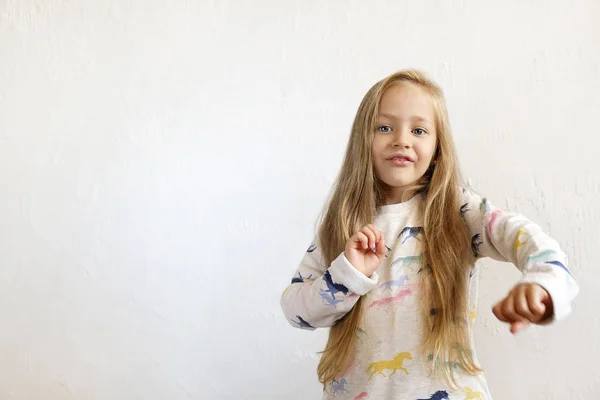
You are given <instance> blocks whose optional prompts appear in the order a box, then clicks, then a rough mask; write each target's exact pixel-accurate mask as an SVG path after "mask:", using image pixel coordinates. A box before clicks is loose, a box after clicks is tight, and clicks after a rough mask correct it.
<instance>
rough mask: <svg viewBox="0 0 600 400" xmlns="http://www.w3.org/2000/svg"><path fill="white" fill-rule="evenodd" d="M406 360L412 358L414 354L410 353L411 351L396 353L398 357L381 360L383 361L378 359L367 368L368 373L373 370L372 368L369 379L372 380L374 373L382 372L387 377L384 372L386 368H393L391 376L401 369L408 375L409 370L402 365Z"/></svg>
mask: <svg viewBox="0 0 600 400" xmlns="http://www.w3.org/2000/svg"><path fill="white" fill-rule="evenodd" d="M404 360H412V356H411V355H410V353H407V352H404V353H398V354H396V357H394V358H393V359H391V360H381V361H376V362H373V363H371V364H370V365H369V368H367V373H369V371H371V370H372V371H373V372H372V373H371V376H369V380H371V378H372V377H373V375H375V374H376V373H378V374H381V375H383V376H384V377H385V374H384V373H383V371H384V370H386V369H391V370H392V373H391V374H390V377H391V376H392V375H394V374H395V373H396V371H397V370H399V369H401V370H402V371H404V372H406V375H408V370H407V369H406V368H404V367H403V366H402V363H403V362H404Z"/></svg>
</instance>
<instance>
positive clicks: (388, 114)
mask: <svg viewBox="0 0 600 400" xmlns="http://www.w3.org/2000/svg"><path fill="white" fill-rule="evenodd" d="M379 117H384V118H391V119H400V120H406V119H411V120H419V121H421V122H423V121H429V122H432V121H434V120H435V109H434V105H433V99H432V98H431V95H429V93H427V92H426V91H425V90H423V89H422V88H420V87H418V86H416V85H396V86H392V87H391V88H389V89H388V90H386V91H385V92H384V93H383V96H382V97H381V101H380V103H379Z"/></svg>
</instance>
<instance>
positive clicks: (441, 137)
mask: <svg viewBox="0 0 600 400" xmlns="http://www.w3.org/2000/svg"><path fill="white" fill-rule="evenodd" d="M394 85H416V86H418V87H420V88H422V89H423V90H424V91H425V92H426V93H427V94H429V96H430V97H431V100H432V103H433V106H434V110H435V114H436V132H437V144H436V147H437V148H436V153H435V156H434V161H433V162H432V165H431V166H430V168H429V169H428V171H427V172H426V173H425V175H424V176H423V177H422V178H421V179H420V180H419V181H418V182H417V183H416V184H415V185H414V187H413V188H412V190H410V191H406V192H409V193H411V194H416V193H419V194H421V195H422V199H423V200H422V201H421V203H420V212H421V214H422V216H423V230H424V251H423V255H422V257H421V263H422V267H423V268H424V269H425V270H426V271H428V273H426V274H423V275H424V276H426V278H425V279H424V284H423V288H424V292H423V293H424V296H423V301H422V306H423V307H422V311H421V312H422V314H423V320H424V321H425V324H424V332H423V341H422V352H423V355H427V359H429V360H430V361H431V362H432V363H431V367H432V371H434V372H436V373H438V374H441V376H442V377H443V378H444V379H445V381H446V382H447V383H448V384H449V385H451V386H454V387H456V386H458V385H457V381H456V378H455V373H454V369H453V366H454V365H456V363H457V362H458V363H459V365H460V366H461V367H462V369H463V370H464V371H465V372H466V373H468V374H471V375H475V374H477V373H478V372H480V371H481V369H480V368H479V366H478V365H477V364H476V363H475V360H474V358H473V356H472V353H471V352H470V351H469V348H470V340H469V332H468V331H469V326H468V323H467V322H466V321H467V318H466V316H467V285H468V275H469V274H468V270H469V268H470V267H471V266H472V264H473V261H474V260H473V256H472V253H471V252H470V251H469V249H470V238H469V233H468V229H467V226H466V224H465V223H464V221H463V220H462V218H461V216H460V213H459V208H460V197H459V196H460V193H459V190H460V186H461V179H460V173H459V166H458V161H457V157H456V150H455V147H454V143H453V140H452V136H451V132H450V124H449V121H448V113H447V109H446V102H445V99H444V95H443V92H442V90H441V89H440V88H439V87H438V86H437V85H436V84H435V83H434V82H432V81H431V80H430V79H429V78H427V76H426V75H424V74H423V73H422V72H420V71H416V70H404V71H399V72H397V73H395V74H393V75H391V76H389V77H387V78H385V79H383V80H381V81H379V82H377V83H376V84H375V85H373V87H371V89H370V90H369V91H368V92H367V94H366V95H365V96H364V98H363V100H362V102H361V104H360V107H359V109H358V111H357V113H356V117H355V119H354V123H353V126H352V131H351V134H350V139H349V142H348V146H347V149H346V154H345V157H344V161H343V165H342V168H341V171H340V173H339V176H338V178H337V182H336V184H335V186H334V190H333V192H332V195H331V198H330V200H329V202H328V203H327V206H326V208H325V210H324V217H323V220H322V222H321V225H320V228H319V233H318V237H319V238H320V246H321V250H322V253H323V258H324V261H325V262H326V264H327V265H329V264H330V263H331V262H332V261H333V260H334V259H335V258H336V257H337V256H338V255H339V254H340V253H341V252H342V251H343V250H344V247H345V243H346V241H347V240H348V239H349V238H350V237H351V236H352V235H353V234H354V233H355V232H356V231H358V230H359V229H361V228H362V227H363V226H365V225H367V224H369V223H372V222H373V221H374V219H375V216H376V212H377V208H378V207H379V206H381V205H383V204H384V201H385V192H384V189H383V187H382V184H381V182H380V181H379V180H378V178H377V177H376V176H375V171H374V168H373V159H372V149H371V146H372V142H373V137H374V133H375V126H376V119H377V115H378V112H379V103H380V101H381V97H382V96H383V94H384V93H385V91H386V90H387V89H389V88H390V87H392V86H394ZM434 309H435V310H436V312H435V316H430V311H431V310H434ZM362 312H363V307H362V297H361V298H360V299H359V300H358V302H357V303H356V305H355V306H354V307H353V308H352V310H351V311H350V312H348V313H347V314H346V315H345V316H344V318H343V319H341V320H340V321H339V322H338V323H337V324H335V325H334V326H333V327H331V330H330V332H329V339H328V341H327V345H326V347H325V350H324V351H323V355H322V357H321V360H320V363H319V366H318V375H319V381H320V382H321V383H323V384H324V385H325V384H327V383H328V382H330V381H332V380H333V379H336V378H339V377H340V376H341V375H342V374H343V373H344V372H345V371H346V369H347V368H348V367H349V365H350V363H351V362H352V360H353V355H354V353H355V346H356V329H357V328H358V327H359V324H360V323H361V320H362Z"/></svg>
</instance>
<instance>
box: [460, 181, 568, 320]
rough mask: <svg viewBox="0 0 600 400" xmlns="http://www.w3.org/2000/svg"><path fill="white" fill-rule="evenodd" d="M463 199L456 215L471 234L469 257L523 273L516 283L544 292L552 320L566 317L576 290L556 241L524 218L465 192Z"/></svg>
mask: <svg viewBox="0 0 600 400" xmlns="http://www.w3.org/2000/svg"><path fill="white" fill-rule="evenodd" d="M463 199H464V201H463V202H462V207H461V209H460V213H461V215H462V216H463V218H464V219H465V221H466V222H467V224H468V226H469V228H470V231H471V250H472V252H473V255H474V256H475V257H476V258H481V257H490V258H493V259H495V260H499V261H508V262H511V263H513V264H514V265H515V266H517V268H519V270H520V271H521V272H522V273H523V276H522V278H521V280H520V282H519V284H523V283H532V284H537V285H539V286H541V287H542V288H544V289H545V290H546V291H547V292H548V294H549V295H550V297H551V299H552V305H553V311H554V312H553V319H554V320H560V319H562V318H564V317H565V316H567V315H568V314H569V313H570V312H571V302H572V301H573V299H574V298H575V296H576V295H577V294H578V292H579V287H578V285H577V283H576V282H575V280H574V279H573V276H572V275H571V273H570V271H569V270H568V265H567V257H566V254H565V253H564V252H563V251H562V249H561V248H560V246H559V244H558V243H557V242H556V240H554V239H553V238H551V237H550V236H548V235H547V234H546V233H544V232H543V231H542V229H541V228H540V227H539V226H538V225H536V224H535V223H533V222H532V221H530V220H528V219H527V218H525V217H524V216H522V215H520V214H517V213H514V212H507V211H503V210H501V209H499V208H497V207H495V206H494V205H492V204H491V203H490V202H489V200H487V199H485V198H482V197H480V196H478V195H476V194H474V193H472V192H471V191H469V190H466V189H465V190H463Z"/></svg>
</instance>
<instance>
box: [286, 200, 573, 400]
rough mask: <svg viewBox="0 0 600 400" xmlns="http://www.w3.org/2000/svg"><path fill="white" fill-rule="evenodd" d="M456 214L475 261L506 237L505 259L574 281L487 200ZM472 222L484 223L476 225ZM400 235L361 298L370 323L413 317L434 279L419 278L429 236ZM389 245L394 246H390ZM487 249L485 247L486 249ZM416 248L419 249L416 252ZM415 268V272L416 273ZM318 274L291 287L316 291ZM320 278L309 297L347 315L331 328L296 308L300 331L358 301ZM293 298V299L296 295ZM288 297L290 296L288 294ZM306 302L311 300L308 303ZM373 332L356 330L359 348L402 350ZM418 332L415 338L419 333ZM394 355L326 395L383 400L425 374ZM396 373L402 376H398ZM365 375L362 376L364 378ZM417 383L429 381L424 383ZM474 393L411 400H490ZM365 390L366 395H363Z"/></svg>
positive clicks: (310, 272)
mask: <svg viewBox="0 0 600 400" xmlns="http://www.w3.org/2000/svg"><path fill="white" fill-rule="evenodd" d="M464 193H465V194H471V195H472V193H471V192H468V191H464ZM458 212H459V215H460V217H461V218H462V219H463V220H464V221H465V223H467V224H468V225H469V227H470V231H471V245H470V251H471V253H472V255H473V256H474V257H475V258H479V257H482V256H484V254H483V252H482V250H483V249H488V248H490V247H491V246H498V245H499V244H498V243H497V242H495V243H494V244H493V245H490V244H489V243H488V240H490V239H489V238H493V235H494V233H495V232H499V236H498V237H502V235H505V236H506V238H505V240H506V241H509V240H510V243H509V242H507V243H501V244H500V245H504V246H505V247H504V248H503V251H504V252H505V253H503V254H508V253H512V254H514V256H515V257H517V255H518V256H519V259H521V260H526V262H527V265H528V266H539V268H538V269H537V270H536V272H544V271H548V268H552V267H555V268H556V270H560V271H564V272H565V273H566V274H565V276H567V275H568V276H570V272H569V270H568V269H567V267H566V265H565V264H566V262H565V259H564V256H563V255H562V252H561V251H560V249H558V248H557V249H551V248H550V249H548V247H545V248H544V250H543V251H538V252H534V253H530V254H527V253H526V252H529V251H531V248H533V247H534V246H535V245H536V243H537V242H536V238H533V239H532V233H531V232H537V231H535V230H533V231H532V230H529V229H528V228H527V225H526V224H523V221H522V220H521V221H520V222H519V223H520V224H521V225H522V226H520V227H519V226H509V227H507V226H506V224H507V222H506V221H507V220H508V218H506V215H504V214H503V212H502V211H501V210H499V209H495V208H494V207H493V206H492V205H491V203H490V202H489V201H488V200H487V199H485V198H484V199H482V200H481V201H480V202H478V203H475V202H473V201H470V202H463V203H461V205H460V209H459V210H458ZM474 220H475V221H481V222H477V223H473V221H474ZM483 221H487V223H484V222H483ZM484 224H485V225H484ZM396 232H399V233H397V236H396V239H397V241H396V242H395V245H393V246H392V247H389V246H388V245H387V244H386V248H387V254H386V256H385V257H386V258H388V256H390V255H392V254H394V258H393V259H391V257H390V259H388V260H385V261H382V264H381V266H380V269H379V270H378V273H379V276H380V278H379V282H378V284H377V285H376V286H374V287H373V288H372V289H371V290H370V292H368V293H367V294H366V295H364V296H363V297H365V299H366V300H367V301H366V302H363V307H365V309H366V310H369V311H367V315H370V317H369V318H376V316H377V315H382V317H380V318H387V319H389V318H391V317H392V316H393V315H394V314H392V313H398V312H402V313H405V312H411V311H410V310H411V309H412V307H414V306H415V304H417V303H418V302H416V301H413V300H411V301H410V302H406V299H407V298H409V297H411V296H413V295H415V294H416V292H417V291H418V290H419V288H420V286H419V282H421V281H422V280H423V279H427V277H429V276H431V275H430V274H425V273H421V272H422V271H423V270H425V269H429V271H431V267H430V266H427V267H424V266H423V265H422V260H423V257H422V254H419V252H420V251H422V248H421V246H420V245H419V246H417V245H418V244H421V243H422V242H423V241H424V234H425V231H424V229H423V227H422V226H418V224H417V225H409V226H404V227H400V228H399V229H398V230H396ZM506 232H514V235H512V237H510V238H509V237H508V235H506ZM387 237H389V236H387V235H386V238H387ZM389 244H390V246H391V243H389ZM484 245H485V246H486V247H482V246H484ZM415 246H417V247H416V248H415ZM488 246H489V247H488ZM509 249H510V252H509ZM316 250H317V247H316V245H315V244H314V243H313V244H311V245H310V246H309V247H308V249H307V251H306V253H307V257H317V256H316V254H317V253H318V252H317V253H315V252H316ZM415 252H417V254H414V253H415ZM411 253H413V254H411ZM523 262H525V261H523ZM413 266H415V267H416V268H414V269H413ZM315 271H316V270H315V269H306V270H303V269H299V270H298V271H297V272H296V275H295V276H294V277H293V278H292V284H309V285H312V282H313V281H314V280H315V279H316V278H317V277H318V275H315ZM474 272H475V268H472V269H471V270H470V273H469V276H473V274H474ZM337 276H338V275H336V277H337ZM340 276H342V275H340ZM321 278H322V283H321V284H320V285H316V286H315V290H316V291H317V292H316V293H314V296H312V297H311V296H308V297H309V298H314V297H316V298H317V299H320V304H321V307H322V308H323V310H326V309H330V310H340V307H343V308H342V310H343V311H335V312H336V314H332V315H334V317H332V318H331V320H330V322H329V323H323V322H322V321H323V320H322V318H319V320H316V319H315V320H314V321H315V322H317V321H318V322H317V323H312V321H310V320H309V319H305V317H303V314H304V312H305V311H306V309H307V308H305V307H308V306H305V305H302V307H298V308H297V310H298V311H299V312H297V313H294V314H292V315H291V317H293V318H289V319H290V320H291V321H292V323H293V324H295V325H296V326H298V327H300V328H305V329H315V327H316V326H332V325H334V324H336V323H338V322H339V321H340V320H342V319H343V316H344V315H345V312H346V311H345V310H348V309H350V308H351V306H352V304H354V303H348V304H350V306H348V305H347V303H346V302H350V301H351V302H355V301H356V300H357V298H358V297H359V296H356V295H354V296H351V295H352V294H353V293H352V292H351V291H350V290H349V288H348V286H351V285H348V286H347V285H346V284H345V283H346V282H344V281H342V282H338V281H336V280H335V279H334V278H333V277H332V275H331V273H330V272H329V270H327V269H325V270H324V272H323V274H322V275H321ZM289 292H290V293H291V292H293V291H289ZM298 292H299V291H298ZM286 293H288V292H287V289H286ZM415 298H416V297H415ZM305 301H308V300H306V299H305ZM402 304H408V305H409V306H402V308H400V306H401V305H402ZM303 310H304V311H303ZM399 310H403V311H399ZM323 312H325V311H323ZM330 312H331V311H330ZM476 314H477V312H476V308H475V307H474V306H473V303H472V302H471V301H470V302H469V309H468V310H467V318H466V320H467V321H469V322H470V324H474V322H475V318H476ZM306 315H311V316H312V315H315V314H314V313H313V312H310V313H307V314H306ZM395 315H396V317H395V318H396V319H398V318H399V319H398V321H399V322H402V323H404V319H403V318H402V317H399V315H403V314H395ZM429 315H430V317H431V318H436V316H437V315H438V309H436V308H432V309H431V310H430V312H429ZM311 318H312V317H311ZM373 329H377V328H376V327H374V326H372V325H368V324H367V325H366V326H362V327H359V328H357V329H356V335H357V338H358V339H359V340H358V342H357V343H359V344H360V345H368V346H374V345H375V346H377V345H382V346H383V345H385V346H389V347H394V345H397V344H398V343H396V342H385V341H383V343H382V342H381V341H380V342H379V344H375V343H374V342H372V339H370V337H372V335H374V334H375V335H376V333H373ZM414 331H415V332H416V330H414ZM368 332H369V333H368ZM378 337H379V336H378ZM370 340H371V341H370ZM382 349H383V348H382ZM415 351H416V349H415ZM383 354H385V353H383ZM392 354H393V355H392V356H390V358H386V357H385V356H384V357H382V359H376V360H375V361H373V362H370V363H369V364H368V366H367V364H366V360H363V361H362V362H360V361H359V362H358V363H357V364H353V365H361V364H363V365H365V366H366V370H365V369H356V368H355V367H354V366H353V367H352V371H354V372H351V373H348V374H346V375H345V376H343V377H340V378H338V379H335V380H333V381H331V382H329V384H328V385H327V392H328V393H329V394H330V395H332V396H333V398H338V397H339V398H343V399H354V400H368V399H370V398H381V394H380V392H379V391H378V390H377V386H378V385H385V382H388V381H389V382H392V381H394V382H398V380H406V379H411V378H410V376H412V374H411V372H413V373H417V374H422V373H421V372H419V371H420V370H419V367H418V365H420V361H417V360H413V355H412V352H411V351H403V352H393V353H392ZM430 361H431V360H430ZM450 367H451V368H452V369H454V370H456V371H459V370H460V369H461V368H462V367H461V365H460V363H458V362H456V361H453V362H452V363H451V364H450ZM360 371H363V372H360ZM396 372H401V373H399V374H396ZM365 373H366V374H365ZM361 374H364V375H362V376H361ZM459 374H460V372H459ZM412 379H414V378H412ZM419 379H427V378H423V377H421V378H419ZM359 382H361V383H359ZM367 382H369V383H367ZM370 382H372V383H370ZM390 384H391V383H390ZM396 384H398V383H396ZM472 387H474V388H476V389H472V388H471V387H463V389H462V390H461V391H457V392H454V391H450V390H448V389H446V390H444V389H440V390H436V391H430V392H429V393H422V392H421V393H417V392H415V393H414V397H413V398H414V399H415V400H450V399H452V400H455V399H456V400H458V399H466V400H468V399H471V400H484V399H485V398H486V397H485V394H484V392H485V391H486V389H485V388H479V387H478V386H472ZM361 388H362V389H363V390H361ZM478 389H479V390H478ZM481 389H483V391H481Z"/></svg>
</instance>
